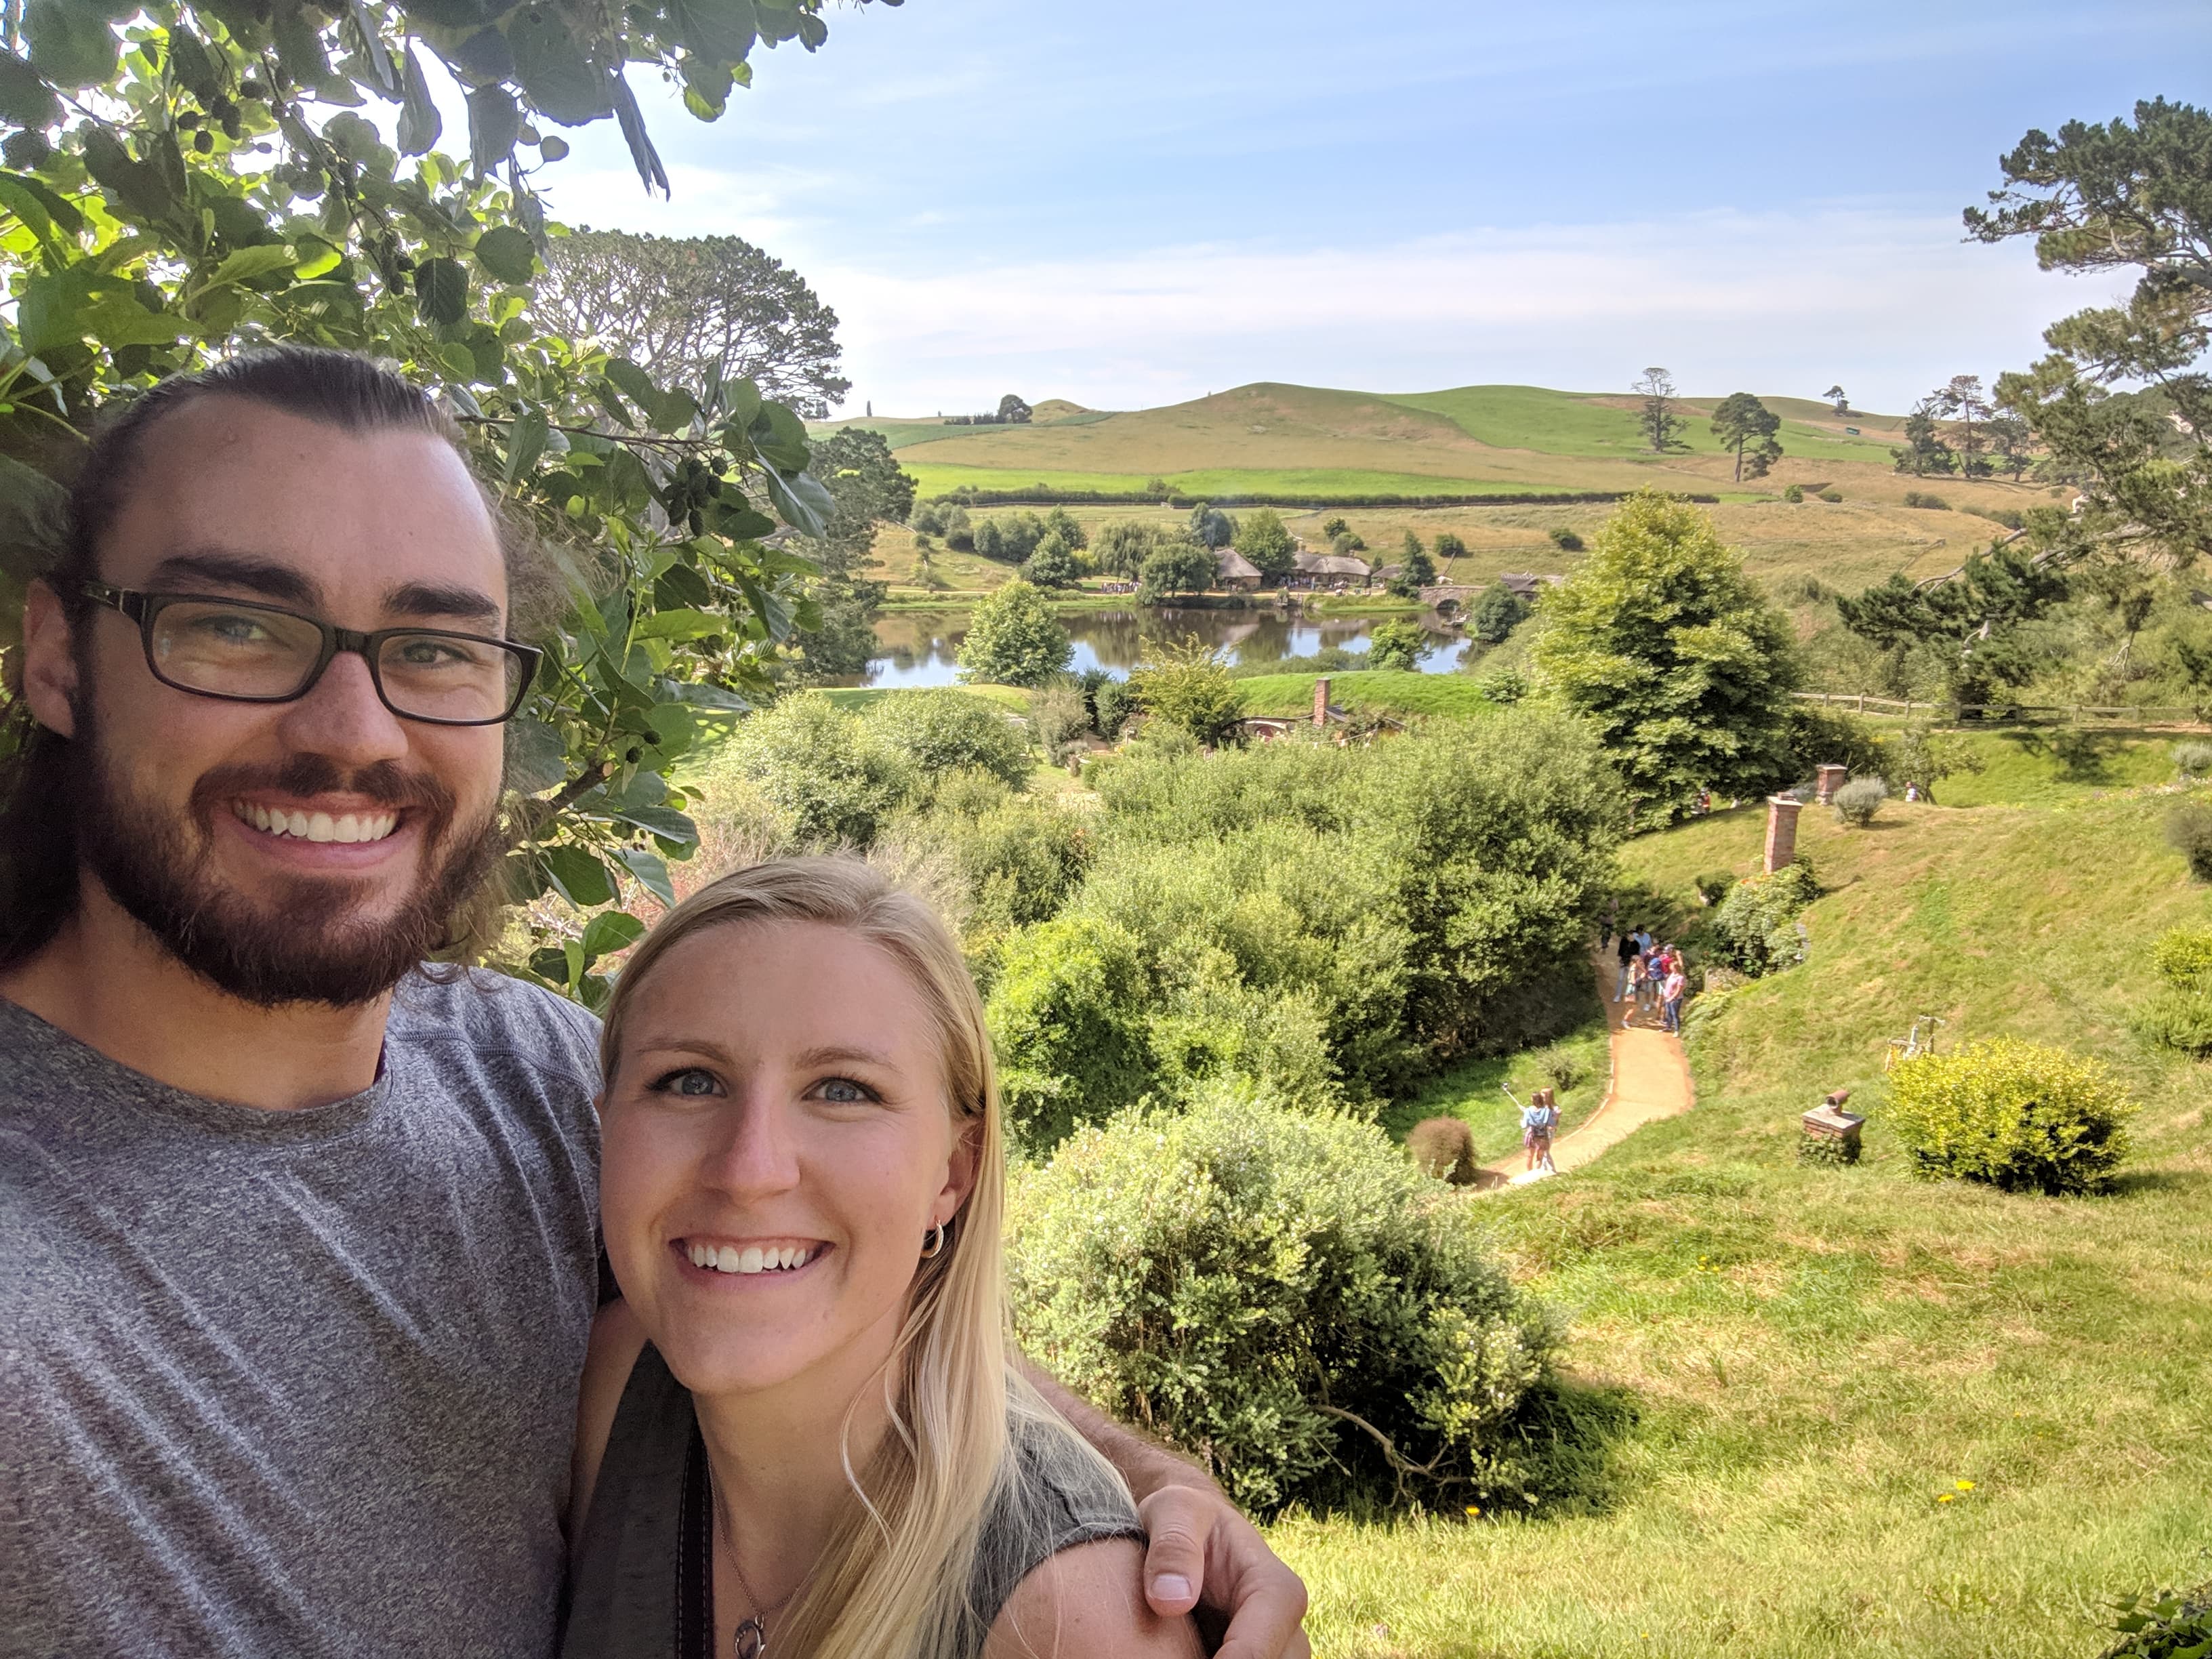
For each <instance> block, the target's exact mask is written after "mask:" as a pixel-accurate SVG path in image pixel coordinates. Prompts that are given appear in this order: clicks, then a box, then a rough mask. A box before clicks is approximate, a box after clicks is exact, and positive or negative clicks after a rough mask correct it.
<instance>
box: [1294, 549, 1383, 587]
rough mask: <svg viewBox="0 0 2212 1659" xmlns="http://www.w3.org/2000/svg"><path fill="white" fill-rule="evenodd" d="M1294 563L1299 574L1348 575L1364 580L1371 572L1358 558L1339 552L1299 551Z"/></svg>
mask: <svg viewBox="0 0 2212 1659" xmlns="http://www.w3.org/2000/svg"><path fill="white" fill-rule="evenodd" d="M1296 564H1297V573H1298V574H1300V575H1301V576H1350V577H1352V578H1353V579H1354V580H1358V581H1363V582H1364V581H1365V580H1367V578H1368V577H1369V575H1370V574H1372V573H1371V572H1370V570H1369V569H1368V568H1367V567H1366V566H1365V565H1364V564H1363V563H1361V562H1359V561H1358V559H1355V558H1352V557H1350V556H1347V555H1345V554H1341V553H1301V554H1299V555H1298V556H1297V560H1296Z"/></svg>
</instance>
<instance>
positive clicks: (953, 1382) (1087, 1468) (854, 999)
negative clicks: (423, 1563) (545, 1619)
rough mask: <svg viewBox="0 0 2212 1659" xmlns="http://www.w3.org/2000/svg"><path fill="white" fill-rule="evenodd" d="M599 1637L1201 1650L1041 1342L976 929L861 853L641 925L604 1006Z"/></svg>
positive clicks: (833, 1654)
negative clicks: (1026, 1288)
mask: <svg viewBox="0 0 2212 1659" xmlns="http://www.w3.org/2000/svg"><path fill="white" fill-rule="evenodd" d="M602 1059H603V1066H604V1074H605V1097H604V1098H603V1101H602V1103H601V1115H602V1120H603V1133H604V1138H605V1154H604V1161H603V1164H602V1177H601V1179H602V1192H601V1206H602V1214H603V1218H604V1225H605V1238H606V1248H607V1253H608V1256H609V1258H610V1260H611V1262H612V1264H613V1267H614V1272H615V1276H616V1278H617V1280H618V1281H619V1283H620V1285H621V1286H622V1291H623V1298H622V1300H621V1301H620V1302H617V1303H613V1304H609V1307H608V1308H607V1310H605V1311H604V1312H603V1313H602V1315H601V1316H600V1320H599V1325H598V1326H597V1327H596V1328H595V1329H594V1332H593V1335H592V1352H591V1358H590V1361H589V1363H588V1364H587V1366H586V1372H585V1378H584V1389H583V1396H582V1402H581V1407H580V1425H579V1432H578V1444H577V1468H576V1480H575V1492H574V1519H572V1525H571V1538H572V1541H573V1542H572V1565H571V1578H570V1598H571V1606H570V1614H569V1620H568V1630H567V1636H566V1641H565V1644H564V1647H563V1654H564V1656H573V1659H586V1656H590V1659H645V1656H655V1659H659V1656H671V1659H695V1656H699V1659H702V1656H723V1655H734V1656H736V1659H764V1656H767V1655H769V1654H770V1653H773V1654H774V1655H775V1659H979V1656H984V1659H1012V1656H1018V1655H1030V1654H1035V1655H1040V1656H1042V1655H1053V1654H1058V1655H1068V1656H1074V1655H1091V1654H1104V1653H1107V1652H1112V1653H1114V1654H1115V1655H1133V1656H1153V1655H1157V1656H1188V1655H1194V1654H1197V1653H1200V1652H1201V1651H1202V1649H1201V1646H1200V1642H1199V1638H1198V1635H1197V1632H1196V1630H1195V1628H1194V1626H1193V1625H1192V1623H1191V1621H1190V1620H1188V1618H1184V1617H1177V1618H1161V1617H1159V1616H1158V1615H1156V1614H1154V1613H1152V1611H1151V1610H1150V1609H1149V1608H1147V1607H1146V1605H1145V1602H1144V1601H1143V1599H1142V1598H1141V1597H1140V1596H1139V1594H1138V1592H1137V1583H1138V1565H1139V1558H1140V1555H1141V1543H1140V1540H1141V1537H1142V1534H1141V1532H1140V1529H1139V1524H1138V1520H1137V1515H1136V1510H1135V1509H1134V1507H1133V1505H1132V1504H1131V1501H1130V1497H1129V1492H1128V1490H1127V1487H1126V1486H1124V1485H1123V1484H1122V1483H1121V1479H1120V1478H1119V1477H1118V1476H1117V1475H1116V1474H1115V1472H1114V1470H1113V1468H1112V1467H1111V1466H1110V1465H1109V1464H1107V1463H1106V1462H1104V1461H1103V1459H1102V1458H1101V1457H1100V1456H1099V1455H1097V1453H1096V1452H1094V1451H1092V1450H1091V1448H1090V1447H1089V1446H1088V1445H1086V1444H1085V1442H1084V1441H1083V1440H1082V1439H1080V1438H1079V1437H1078V1436H1077V1435H1076V1433H1075V1432H1074V1431H1073V1429H1071V1428H1070V1427H1069V1426H1068V1425H1066V1423H1065V1422H1064V1421H1063V1420H1061V1419H1060V1418H1059V1417H1058V1416H1056V1415H1055V1414H1054V1413H1053V1412H1052V1411H1051V1409H1050V1408H1049V1407H1048V1406H1046V1405H1045V1403H1044V1402H1043V1401H1042V1400H1041V1399H1040V1398H1039V1397H1038V1396H1037V1395H1036V1393H1035V1392H1034V1391H1033V1390H1032V1389H1030V1388H1029V1387H1028V1385H1027V1384H1026V1383H1024V1381H1023V1379H1022V1377H1021V1376H1020V1374H1019V1373H1018V1370H1016V1369H1015V1366H1014V1364H1013V1363H1012V1352H1013V1351H1012V1346H1011V1344H1010V1341H1009V1336H1008V1320H1007V1315H1006V1299H1005V1291H1004V1269H1003V1261H1002V1256H1001V1247H1000V1221H1001V1218H1002V1216H1003V1214H1004V1208H1005V1155H1004V1150H1003V1146H1002V1141H1001V1126H1000V1112H999V1101H998V1091H997V1085H996V1080H995V1079H994V1074H993V1071H992V1064H991V1049H990V1043H989V1040H988V1037H987V1033H986V1031H985V1029H984V1025H983V1018H982V1009H981V1004H980V1002H979V1001H978V1000H977V998H976V994H975V985H974V982H973V981H972V980H971V979H970V978H969V973H968V969H967V967H966V964H965V963H964V962H963V959H962V957H961V954H960V951H959V948H958V946H957V944H956V943H955V942H954V940H953V939H952V938H951V934H950V933H948V932H947V930H946V929H945V925H944V923H943V922H942V921H939V918H938V917H937V916H936V915H935V914H934V913H933V912H932V911H931V910H930V909H929V908H928V907H927V905H926V904H924V903H922V902H921V901H920V900H919V899H917V898H915V897H914V896H911V895H909V894H907V893H904V892H902V891H900V890H898V889H896V888H895V887H893V886H892V885H891V884H890V883H889V882H887V881H886V880H884V878H882V877H881V876H879V875H878V874H877V873H875V872H873V871H872V870H870V869H869V868H868V867H867V866H865V865H863V864H860V863H859V862H857V861H855V860H848V859H832V858H812V859H796V860H783V861H778V862H774V863H769V864H763V865H759V866H755V867H753V868H751V869H749V870H744V871H740V872H737V873H735V874H733V875H730V876H726V877H724V878H722V879H720V881H717V882H715V883H714V884H712V885H710V886H708V887H707V888H705V889H703V890H701V891H700V892H698V893H697V894H696V895H694V896H692V897H690V898H689V899H687V900H685V901H684V902H683V903H682V904H680V905H678V907H677V908H675V909H674V910H672V911H671V912H670V914H669V915H667V916H666V917H665V919H664V920H663V921H661V923H660V924H659V926H658V927H655V928H654V929H653V932H652V933H650V934H648V935H647V938H646V939H644V940H643V941H642V942H641V943H640V945H638V946H637V948H636V949H635V951H634V952H633V953H632V954H631V957H630V959H629V963H627V964H626V966H625V967H624V969H623V973H622V975H621V977H620V979H619V980H618V981H617V986H616V989H615V993H614V998H613V1000H612V1003H611V1006H610V1007H609V1009H608V1012H607V1018H606V1024H605V1032H604V1035H603V1039H602Z"/></svg>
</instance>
